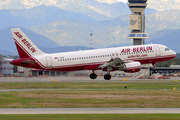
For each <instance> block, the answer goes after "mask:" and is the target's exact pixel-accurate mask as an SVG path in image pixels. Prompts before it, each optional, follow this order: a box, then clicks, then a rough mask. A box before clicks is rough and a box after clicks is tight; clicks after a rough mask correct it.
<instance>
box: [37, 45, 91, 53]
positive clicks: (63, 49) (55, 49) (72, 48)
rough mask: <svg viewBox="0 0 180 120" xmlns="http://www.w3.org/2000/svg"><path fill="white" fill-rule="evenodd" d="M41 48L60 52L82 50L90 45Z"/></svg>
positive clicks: (46, 51)
mask: <svg viewBox="0 0 180 120" xmlns="http://www.w3.org/2000/svg"><path fill="white" fill-rule="evenodd" d="M40 49H41V50H42V51H43V52H45V53H59V52H70V51H80V50H89V49H90V48H89V47H85V46H61V47H56V48H44V47H40Z"/></svg>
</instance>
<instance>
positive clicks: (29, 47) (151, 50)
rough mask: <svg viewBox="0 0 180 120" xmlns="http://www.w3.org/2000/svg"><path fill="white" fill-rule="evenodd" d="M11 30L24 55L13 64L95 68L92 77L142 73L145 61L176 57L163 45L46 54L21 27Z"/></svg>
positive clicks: (38, 67) (49, 67) (50, 68)
mask: <svg viewBox="0 0 180 120" xmlns="http://www.w3.org/2000/svg"><path fill="white" fill-rule="evenodd" d="M11 31H12V35H13V38H14V41H15V44H16V47H17V50H18V52H19V56H20V58H19V59H16V60H13V61H11V63H12V64H13V65H18V66H23V67H28V68H36V69H42V70H48V71H78V70H92V71H93V73H92V74H91V75H90V78H91V79H96V77H97V75H96V74H95V73H94V71H95V70H103V71H107V74H106V75H105V76H104V79H105V80H110V79H111V76H110V72H111V71H116V70H118V71H124V72H129V73H133V72H139V71H140V70H141V65H142V64H153V65H154V64H156V63H157V62H163V61H167V60H171V59H173V58H175V57H176V53H175V52H174V51H172V50H170V49H169V48H168V47H166V46H164V45H159V44H148V45H139V46H127V47H117V48H106V49H95V50H85V51H75V52H63V53H54V54H46V53H44V52H42V51H41V50H40V49H39V48H38V47H37V46H36V45H35V44H34V43H33V42H32V41H31V40H30V39H29V38H28V37H27V36H26V35H25V34H24V33H23V32H22V31H21V29H19V28H13V29H11Z"/></svg>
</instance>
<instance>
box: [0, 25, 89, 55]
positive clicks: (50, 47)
mask: <svg viewBox="0 0 180 120" xmlns="http://www.w3.org/2000/svg"><path fill="white" fill-rule="evenodd" d="M21 29H22V31H23V32H24V33H25V34H26V35H27V36H28V37H29V38H30V39H31V40H32V41H33V42H34V44H35V45H37V47H39V48H40V49H41V50H42V51H43V52H45V53H58V52H68V51H79V50H88V49H90V48H89V47H84V46H72V47H70V46H60V45H59V44H57V43H55V42H53V41H52V40H50V39H48V38H46V37H44V36H42V35H39V34H37V33H34V32H32V31H30V30H27V29H25V28H21ZM0 36H1V39H0V43H1V44H0V55H13V56H14V55H18V52H17V49H16V46H15V43H14V40H13V37H12V34H11V28H7V29H3V30H0Z"/></svg>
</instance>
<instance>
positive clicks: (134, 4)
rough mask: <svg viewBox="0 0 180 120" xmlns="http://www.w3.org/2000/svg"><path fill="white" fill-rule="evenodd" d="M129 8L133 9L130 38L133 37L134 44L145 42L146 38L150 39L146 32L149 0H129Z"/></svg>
mask: <svg viewBox="0 0 180 120" xmlns="http://www.w3.org/2000/svg"><path fill="white" fill-rule="evenodd" d="M128 2H129V4H128V6H129V8H130V9H131V11H132V14H131V15H130V30H132V31H131V33H130V34H129V35H128V37H127V38H128V39H133V45H142V44H144V39H148V37H147V35H146V33H145V14H144V10H145V9H146V6H147V4H146V2H147V0H128Z"/></svg>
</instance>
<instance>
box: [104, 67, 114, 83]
mask: <svg viewBox="0 0 180 120" xmlns="http://www.w3.org/2000/svg"><path fill="white" fill-rule="evenodd" d="M111 70H112V67H107V74H106V75H104V79H105V80H110V79H111V75H110V71H111Z"/></svg>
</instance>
